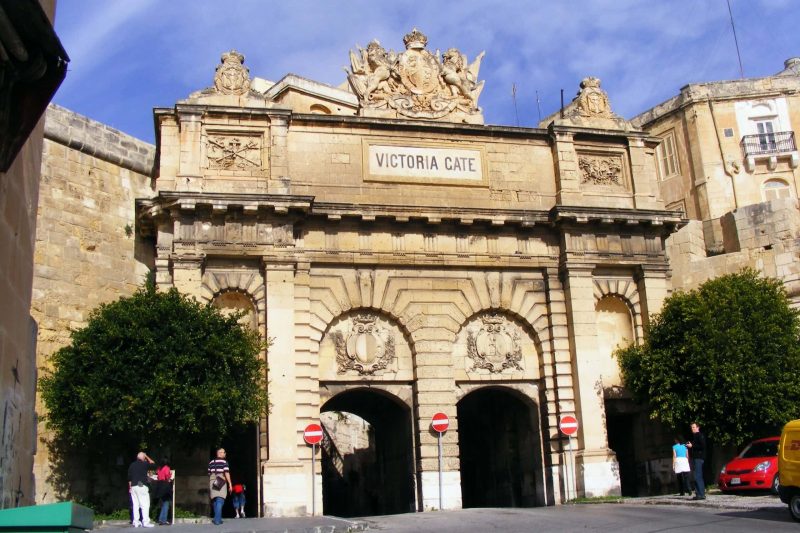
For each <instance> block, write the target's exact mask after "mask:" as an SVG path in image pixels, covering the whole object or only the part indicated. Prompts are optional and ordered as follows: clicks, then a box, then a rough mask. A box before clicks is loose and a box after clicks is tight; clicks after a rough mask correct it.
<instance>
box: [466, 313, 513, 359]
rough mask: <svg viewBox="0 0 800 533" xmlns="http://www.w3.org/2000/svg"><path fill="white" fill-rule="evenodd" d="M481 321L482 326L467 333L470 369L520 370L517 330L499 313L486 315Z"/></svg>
mask: <svg viewBox="0 0 800 533" xmlns="http://www.w3.org/2000/svg"><path fill="white" fill-rule="evenodd" d="M482 321H483V327H481V328H480V329H479V330H478V331H477V332H475V333H473V332H469V333H468V334H467V355H468V356H469V358H470V359H472V364H473V366H472V369H473V370H476V369H479V368H482V369H485V370H488V371H489V372H492V373H498V372H502V371H503V370H505V369H507V368H513V369H516V370H522V366H520V361H521V360H522V350H521V349H520V346H519V335H518V334H517V332H516V331H513V330H512V328H511V327H510V324H509V323H508V321H507V320H506V319H505V318H504V317H502V316H499V315H495V314H490V315H486V316H484V317H482Z"/></svg>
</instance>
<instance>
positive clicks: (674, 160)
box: [656, 131, 681, 179]
mask: <svg viewBox="0 0 800 533" xmlns="http://www.w3.org/2000/svg"><path fill="white" fill-rule="evenodd" d="M656 153H657V155H658V166H659V170H660V171H661V179H664V178H669V177H670V176H674V175H676V174H679V173H680V171H681V169H680V167H679V166H678V153H677V151H676V150H675V132H674V131H670V132H668V133H667V134H666V135H665V136H664V137H662V138H661V144H659V145H658V148H657V150H656Z"/></svg>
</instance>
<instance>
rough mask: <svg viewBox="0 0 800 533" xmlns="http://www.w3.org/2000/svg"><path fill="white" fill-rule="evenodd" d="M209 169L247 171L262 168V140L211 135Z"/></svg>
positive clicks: (238, 136)
mask: <svg viewBox="0 0 800 533" xmlns="http://www.w3.org/2000/svg"><path fill="white" fill-rule="evenodd" d="M206 146H207V153H208V168H210V169H223V170H245V169H259V168H261V138H260V137H251V136H243V135H236V136H233V135H209V136H208V141H207V143H206Z"/></svg>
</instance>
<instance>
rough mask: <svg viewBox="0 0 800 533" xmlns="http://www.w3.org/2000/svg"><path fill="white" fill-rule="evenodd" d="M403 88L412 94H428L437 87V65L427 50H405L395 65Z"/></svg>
mask: <svg viewBox="0 0 800 533" xmlns="http://www.w3.org/2000/svg"><path fill="white" fill-rule="evenodd" d="M397 70H398V73H399V74H400V80H401V81H402V82H403V86H405V88H406V89H408V90H409V91H410V92H411V93H413V94H430V93H433V92H434V91H435V90H436V89H438V87H439V63H438V62H437V61H436V58H435V57H434V56H433V54H431V53H430V52H428V51H427V50H414V49H412V50H406V51H405V52H403V53H402V54H400V59H399V60H398V65H397Z"/></svg>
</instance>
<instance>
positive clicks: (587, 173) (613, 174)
mask: <svg viewBox="0 0 800 533" xmlns="http://www.w3.org/2000/svg"><path fill="white" fill-rule="evenodd" d="M578 167H579V168H580V169H581V183H591V184H593V185H606V186H609V185H611V186H619V187H624V185H625V183H624V180H623V176H622V158H621V157H620V156H617V155H608V156H599V155H580V156H579V157H578Z"/></svg>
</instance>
